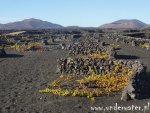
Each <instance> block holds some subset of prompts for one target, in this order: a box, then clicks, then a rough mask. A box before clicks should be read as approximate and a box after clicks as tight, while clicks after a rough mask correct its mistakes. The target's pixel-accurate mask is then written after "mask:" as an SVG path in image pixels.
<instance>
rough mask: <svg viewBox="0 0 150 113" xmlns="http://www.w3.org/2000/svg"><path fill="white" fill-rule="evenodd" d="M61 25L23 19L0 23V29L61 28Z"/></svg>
mask: <svg viewBox="0 0 150 113" xmlns="http://www.w3.org/2000/svg"><path fill="white" fill-rule="evenodd" d="M62 27H63V26H61V25H58V24H54V23H51V22H47V21H42V20H39V19H34V18H31V19H25V20H23V21H18V22H13V23H8V24H0V29H49V28H62Z"/></svg>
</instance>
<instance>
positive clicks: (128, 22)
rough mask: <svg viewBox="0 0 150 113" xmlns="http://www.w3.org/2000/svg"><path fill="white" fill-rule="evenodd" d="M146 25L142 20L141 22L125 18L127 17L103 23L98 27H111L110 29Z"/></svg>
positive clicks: (133, 27)
mask: <svg viewBox="0 0 150 113" xmlns="http://www.w3.org/2000/svg"><path fill="white" fill-rule="evenodd" d="M145 26H147V24H145V23H144V22H141V21H139V20H137V19H132V20H127V19H122V20H118V21H115V22H112V23H108V24H104V25H102V26H100V28H103V29H107V28H112V29H121V28H122V29H140V28H143V27H145Z"/></svg>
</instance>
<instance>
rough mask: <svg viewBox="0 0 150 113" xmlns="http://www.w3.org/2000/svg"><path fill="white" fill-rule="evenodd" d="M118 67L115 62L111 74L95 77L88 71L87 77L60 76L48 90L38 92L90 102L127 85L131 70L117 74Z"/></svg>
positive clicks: (125, 69) (95, 75)
mask: <svg viewBox="0 0 150 113" xmlns="http://www.w3.org/2000/svg"><path fill="white" fill-rule="evenodd" d="M119 65H121V64H119V63H118V62H116V63H115V69H114V70H113V72H111V73H107V74H99V75H97V74H95V73H94V71H92V70H90V75H89V76H84V75H77V76H75V75H61V76H60V77H59V78H58V79H56V80H54V81H53V82H52V83H51V84H50V85H49V88H46V89H44V90H40V92H45V93H53V94H57V95H60V96H85V97H87V98H90V99H91V100H94V97H97V96H102V95H112V94H114V93H116V92H120V91H121V90H122V89H123V88H124V87H125V86H126V85H127V84H128V80H129V78H130V76H131V75H132V69H128V68H126V67H123V68H122V69H121V70H120V73H117V70H118V69H119V68H118V67H119ZM64 84H65V85H64Z"/></svg>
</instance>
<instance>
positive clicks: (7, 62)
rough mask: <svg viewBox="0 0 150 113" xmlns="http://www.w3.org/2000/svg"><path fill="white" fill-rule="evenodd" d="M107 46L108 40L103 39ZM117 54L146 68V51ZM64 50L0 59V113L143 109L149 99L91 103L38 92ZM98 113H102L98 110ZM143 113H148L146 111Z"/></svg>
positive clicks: (148, 58) (106, 99) (148, 55)
mask: <svg viewBox="0 0 150 113" xmlns="http://www.w3.org/2000/svg"><path fill="white" fill-rule="evenodd" d="M105 41H106V42H107V43H110V42H111V41H109V40H108V39H105ZM120 48H121V49H120V50H118V54H119V55H132V56H136V57H129V58H131V59H132V60H135V59H136V58H138V57H139V60H142V61H143V63H144V64H145V65H147V66H148V68H149V69H150V51H145V50H142V49H139V48H131V47H123V46H121V45H120ZM65 56H66V53H65V52H64V51H62V50H61V51H57V50H54V51H49V52H31V53H30V52H28V53H25V54H23V56H21V55H20V56H17V55H9V57H8V58H0V113H94V112H96V111H92V110H91V107H98V106H100V107H102V106H103V107H105V106H110V105H112V106H114V105H115V103H118V105H119V106H129V105H139V106H141V107H143V106H144V105H147V104H148V102H150V99H142V100H136V101H129V102H122V101H120V95H116V96H113V97H97V98H96V102H95V103H92V102H91V101H90V100H88V99H87V98H85V97H59V96H56V95H53V94H43V93H39V92H38V90H40V89H44V88H46V87H47V84H48V83H50V82H51V81H53V80H54V79H55V78H56V77H57V76H58V75H56V74H55V69H56V59H57V58H60V57H65ZM98 113H103V112H102V111H98ZM104 113H144V112H143V111H105V112H104ZM145 113H150V111H146V112H145Z"/></svg>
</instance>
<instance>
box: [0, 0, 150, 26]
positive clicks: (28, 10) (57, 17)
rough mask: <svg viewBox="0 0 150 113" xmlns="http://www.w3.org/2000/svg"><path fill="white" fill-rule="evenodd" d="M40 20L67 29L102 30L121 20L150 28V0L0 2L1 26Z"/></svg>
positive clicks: (7, 0) (14, 0) (0, 0)
mask: <svg viewBox="0 0 150 113" xmlns="http://www.w3.org/2000/svg"><path fill="white" fill-rule="evenodd" d="M27 18H37V19H42V20H45V21H49V22H53V23H57V24H61V25H63V26H70V25H77V26H85V27H86V26H93V27H95V26H99V25H101V24H104V23H109V22H112V21H115V20H119V19H139V20H141V21H143V22H145V23H148V24H150V0H0V23H8V22H14V21H20V20H23V19H27Z"/></svg>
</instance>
